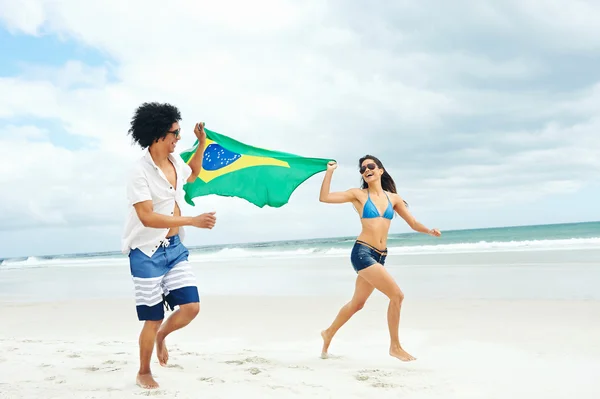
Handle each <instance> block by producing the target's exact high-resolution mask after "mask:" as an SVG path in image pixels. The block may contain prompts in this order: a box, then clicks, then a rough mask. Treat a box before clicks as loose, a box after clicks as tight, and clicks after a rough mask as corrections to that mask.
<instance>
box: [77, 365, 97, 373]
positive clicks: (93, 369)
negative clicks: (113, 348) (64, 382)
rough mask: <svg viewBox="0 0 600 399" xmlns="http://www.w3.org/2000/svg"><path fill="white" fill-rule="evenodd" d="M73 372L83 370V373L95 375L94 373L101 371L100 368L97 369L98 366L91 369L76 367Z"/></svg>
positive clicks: (90, 367)
mask: <svg viewBox="0 0 600 399" xmlns="http://www.w3.org/2000/svg"><path fill="white" fill-rule="evenodd" d="M73 370H83V371H87V372H90V373H93V372H95V371H98V370H100V369H99V368H98V367H96V366H89V367H76V368H74V369H73Z"/></svg>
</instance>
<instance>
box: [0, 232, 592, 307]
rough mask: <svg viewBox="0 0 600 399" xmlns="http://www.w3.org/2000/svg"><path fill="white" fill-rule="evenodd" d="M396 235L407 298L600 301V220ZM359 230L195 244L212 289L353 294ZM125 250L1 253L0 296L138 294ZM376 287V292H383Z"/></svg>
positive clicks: (390, 261)
mask: <svg viewBox="0 0 600 399" xmlns="http://www.w3.org/2000/svg"><path fill="white" fill-rule="evenodd" d="M442 234H443V235H442V237H441V238H434V237H430V236H425V235H422V234H416V233H411V234H398V235H393V236H391V237H390V238H389V241H388V249H389V256H388V258H387V261H386V264H385V267H386V269H387V270H389V272H390V273H391V274H392V276H393V277H394V278H395V279H396V280H397V281H398V284H399V285H400V287H401V288H402V290H403V291H404V292H405V294H406V296H407V298H412V299H422V300H438V299H449V300H454V299H486V300H488V299H511V300H513V299H530V300H536V299H553V300H562V299H577V300H581V299H584V300H589V299H594V300H600V291H598V289H597V282H598V281H600V267H599V266H600V222H590V223H572V224H560V225H542V226H523V227H503V228H488V229H473V230H456V231H443V233H442ZM354 240H355V237H340V238H324V239H311V240H296V241H278V242H263V243H248V244H229V245H214V246H205V247H193V246H192V247H190V257H189V260H190V263H191V264H192V267H193V269H194V272H195V273H196V275H197V279H198V287H199V290H200V293H201V296H202V297H206V296H223V295H225V296H240V295H242V296H243V295H247V296H289V295H291V296H313V297H314V296H337V297H340V296H341V297H349V296H351V295H352V291H353V288H354V280H355V278H356V273H355V272H354V270H353V269H352V266H351V264H350V259H349V258H350V249H351V247H352V245H353V243H354ZM132 293H133V285H132V281H131V276H130V274H129V264H128V259H127V257H126V256H124V255H123V254H121V253H120V252H110V253H94V254H76V255H72V254H68V255H52V256H41V257H27V258H12V259H3V260H2V263H0V300H4V301H11V302H14V301H18V302H36V301H57V300H86V299H111V298H112V299H114V298H129V299H131V298H132ZM377 295H379V294H377Z"/></svg>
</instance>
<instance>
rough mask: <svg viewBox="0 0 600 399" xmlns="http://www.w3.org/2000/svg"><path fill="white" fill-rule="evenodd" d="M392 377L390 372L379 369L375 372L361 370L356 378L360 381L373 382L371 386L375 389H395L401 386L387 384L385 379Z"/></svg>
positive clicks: (374, 370)
mask: <svg viewBox="0 0 600 399" xmlns="http://www.w3.org/2000/svg"><path fill="white" fill-rule="evenodd" d="M390 376H392V373H390V372H389V371H383V370H378V369H373V370H359V371H358V374H356V375H355V376H354V378H356V379H357V380H358V381H363V382H371V386H372V387H374V388H395V387H398V386H399V385H397V384H393V383H389V382H386V381H384V380H382V378H383V379H385V378H386V377H390Z"/></svg>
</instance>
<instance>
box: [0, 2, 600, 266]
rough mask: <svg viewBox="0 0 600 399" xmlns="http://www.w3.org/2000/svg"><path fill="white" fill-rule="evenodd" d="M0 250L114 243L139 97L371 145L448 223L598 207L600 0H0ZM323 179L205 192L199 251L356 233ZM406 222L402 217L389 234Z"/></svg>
mask: <svg viewBox="0 0 600 399" xmlns="http://www.w3.org/2000/svg"><path fill="white" fill-rule="evenodd" d="M0 43H1V46H0V47H1V48H2V51H0V93H2V95H1V96H0V162H1V168H0V184H1V187H2V189H1V191H0V209H1V212H0V258H5V257H13V256H30V255H43V254H64V253H80V252H96V251H117V250H119V247H120V240H121V234H122V231H123V226H124V223H125V219H126V215H127V213H128V212H129V209H128V206H127V199H126V196H125V185H126V176H127V174H128V172H129V170H130V169H131V167H132V165H133V163H134V162H135V161H136V160H137V159H138V158H139V157H140V156H141V154H142V151H141V150H140V149H139V148H136V147H135V146H134V145H133V144H132V141H131V138H130V137H129V136H127V129H128V128H129V122H130V119H131V117H132V115H133V112H134V110H135V108H136V107H137V106H139V105H140V104H141V103H143V102H146V101H159V102H169V103H172V104H174V105H176V106H177V107H179V108H180V110H181V112H182V117H183V120H182V121H181V127H182V139H181V141H180V142H179V144H178V148H177V151H183V150H184V149H186V148H189V147H190V146H192V145H193V143H194V134H193V126H194V123H195V122H197V121H200V120H202V121H204V122H205V123H206V127H207V128H209V129H211V130H214V131H217V132H219V133H222V134H225V135H228V136H231V137H234V138H235V139H237V140H240V141H243V142H246V143H248V144H251V145H254V146H258V147H263V148H268V149H276V150H280V151H286V152H292V153H295V154H298V155H304V156H309V157H323V158H332V159H336V160H337V161H338V163H339V167H338V169H337V170H336V171H335V174H334V177H333V182H332V189H333V190H346V189H348V188H350V187H356V186H357V185H358V183H359V179H360V176H359V174H358V170H357V169H358V167H357V166H358V165H357V163H358V159H359V158H360V157H361V156H362V155H364V154H366V153H368V154H373V155H376V156H377V157H379V158H380V159H381V160H382V161H383V164H384V166H385V168H386V169H387V170H388V171H389V172H390V174H391V175H392V176H393V177H394V179H395V181H396V184H397V186H398V189H399V193H400V195H401V196H402V197H403V198H404V199H405V200H406V201H408V203H409V204H410V210H411V212H412V213H413V215H415V217H416V218H417V219H418V220H419V221H421V222H422V223H424V224H425V225H426V226H428V227H430V228H434V227H435V228H439V229H441V230H442V232H443V231H444V230H449V229H462V228H479V227H491V226H507V225H527V224H545V223H562V222H578V221H595V220H600V207H598V205H597V203H598V198H599V197H600V173H599V171H600V156H599V155H600V151H599V150H600V133H599V132H600V114H599V113H598V110H599V109H600V68H598V65H599V61H600V3H598V2H592V1H580V0H546V1H541V0H495V1H483V0H482V1H478V2H472V1H465V0H457V1H453V2H445V1H433V0H425V1H420V2H413V1H376V0H374V1H371V2H368V3H367V2H346V1H340V0H337V1H335V0H334V1H324V0H307V1H288V0H257V1H253V2H251V3H250V2H242V1H228V0H221V1H220V2H218V3H217V2H214V1H210V2H208V1H177V0H175V1H171V2H170V3H169V5H168V6H166V3H165V2H164V1H154V0H143V1H142V0H131V1H127V2H122V1H118V0H105V1H102V2H86V3H85V5H84V3H83V2H80V1H75V0H63V1H60V2H55V1H47V0H18V1H17V0H0ZM322 178H323V174H322V173H321V174H318V175H316V176H313V177H312V178H311V179H309V180H308V181H307V182H305V183H304V184H303V185H302V186H300V187H299V188H298V189H297V190H296V192H294V194H293V195H292V197H291V199H290V202H289V203H288V204H287V205H285V206H284V207H282V208H268V207H267V208H258V207H255V206H254V205H251V204H249V203H247V202H246V201H244V200H242V199H238V198H224V197H216V196H208V197H202V198H199V199H197V200H196V206H194V207H192V206H188V205H186V206H185V207H184V208H183V209H182V211H183V213H184V214H186V215H195V214H199V213H203V212H207V211H216V212H217V225H216V226H215V228H214V229H213V230H200V229H194V228H188V229H187V239H186V244H188V245H190V246H195V245H208V244H221V243H237V242H248V241H262V240H278V239H302V238H316V237H330V236H353V235H357V234H358V233H359V232H360V221H359V219H358V215H357V213H356V212H355V211H354V210H353V208H352V206H351V205H349V204H345V205H331V204H323V203H320V202H319V201H318V194H319V187H320V184H321V181H322ZM408 231H410V229H409V227H408V226H407V225H406V223H404V221H403V220H402V219H400V218H398V219H396V220H394V223H393V224H392V228H391V231H390V233H404V232H408Z"/></svg>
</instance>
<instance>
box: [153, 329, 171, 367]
mask: <svg viewBox="0 0 600 399" xmlns="http://www.w3.org/2000/svg"><path fill="white" fill-rule="evenodd" d="M156 357H157V358H158V363H160V365H161V366H163V367H165V366H166V365H167V362H168V361H169V351H168V350H167V345H166V344H165V337H162V336H160V334H156Z"/></svg>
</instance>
